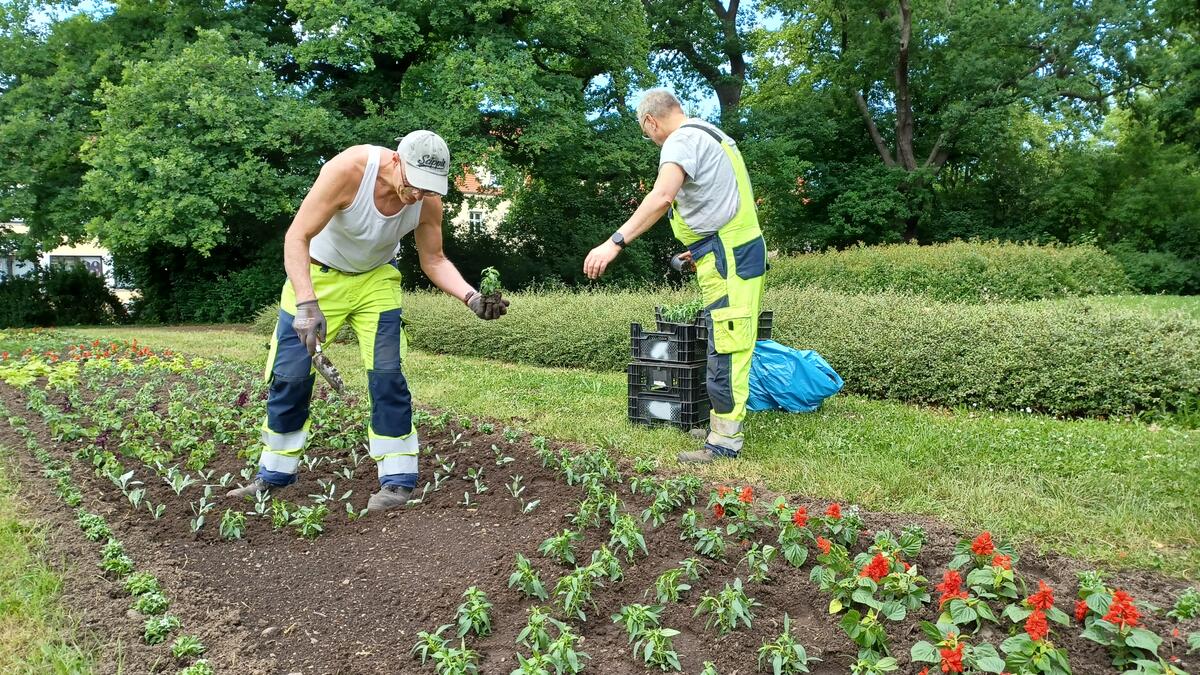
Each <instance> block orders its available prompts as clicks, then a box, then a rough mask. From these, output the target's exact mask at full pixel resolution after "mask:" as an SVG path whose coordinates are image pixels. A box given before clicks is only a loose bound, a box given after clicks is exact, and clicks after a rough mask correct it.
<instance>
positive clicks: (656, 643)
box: [633, 628, 683, 671]
mask: <svg viewBox="0 0 1200 675" xmlns="http://www.w3.org/2000/svg"><path fill="white" fill-rule="evenodd" d="M676 635H679V631H677V630H674V629H672V628H650V629H646V630H643V631H640V632H639V633H638V634H637V642H635V643H634V645H633V653H634V655H635V656H640V657H641V659H642V663H644V664H646V667H647V668H658V669H659V670H663V671H666V670H675V671H679V670H683V667H682V666H680V665H679V654H677V653H675V648H674V645H673V644H672V638H674V637H675V636H676Z"/></svg>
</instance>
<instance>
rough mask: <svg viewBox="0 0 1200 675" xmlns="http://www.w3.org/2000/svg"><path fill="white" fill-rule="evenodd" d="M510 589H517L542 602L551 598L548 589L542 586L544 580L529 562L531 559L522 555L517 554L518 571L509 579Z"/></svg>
mask: <svg viewBox="0 0 1200 675" xmlns="http://www.w3.org/2000/svg"><path fill="white" fill-rule="evenodd" d="M508 587H509V588H513V587H516V588H518V589H520V590H521V592H522V593H524V594H525V595H528V596H529V597H531V598H537V599H538V600H542V601H545V600H546V599H547V598H549V597H550V596H549V594H548V593H546V587H545V586H543V585H542V578H541V577H540V576H539V575H538V573H537V570H536V569H534V567H533V565H532V564H531V563H530V562H529V558H526V557H525V556H523V555H521V554H520V553H518V554H517V566H516V570H515V571H514V572H513V573H512V574H511V575H510V576H509V577H508Z"/></svg>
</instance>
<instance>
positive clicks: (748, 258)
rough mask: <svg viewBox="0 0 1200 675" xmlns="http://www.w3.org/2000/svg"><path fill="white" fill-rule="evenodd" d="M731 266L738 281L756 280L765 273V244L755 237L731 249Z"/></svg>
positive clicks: (762, 240)
mask: <svg viewBox="0 0 1200 675" xmlns="http://www.w3.org/2000/svg"><path fill="white" fill-rule="evenodd" d="M733 265H734V269H736V270H737V275H738V278H740V279H757V278H758V277H761V276H762V275H763V274H765V273H766V271H767V242H766V240H764V239H763V238H762V237H756V238H754V239H751V240H750V241H748V242H746V243H744V244H742V245H741V246H734V247H733Z"/></svg>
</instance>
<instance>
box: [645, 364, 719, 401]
mask: <svg viewBox="0 0 1200 675" xmlns="http://www.w3.org/2000/svg"><path fill="white" fill-rule="evenodd" d="M707 370H708V366H707V364H706V363H704V362H700V363H687V364H672V363H664V362H659V361H650V362H643V361H634V362H633V363H631V364H629V367H628V368H627V369H626V372H628V374H629V396H630V397H633V396H636V395H637V394H658V395H662V396H673V397H676V398H678V399H680V400H682V401H698V400H700V399H702V398H708V387H707V385H706V383H705V380H706V378H707Z"/></svg>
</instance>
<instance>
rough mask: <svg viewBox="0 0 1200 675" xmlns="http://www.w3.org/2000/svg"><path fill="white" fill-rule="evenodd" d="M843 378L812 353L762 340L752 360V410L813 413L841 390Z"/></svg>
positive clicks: (748, 407) (750, 405) (748, 406)
mask: <svg viewBox="0 0 1200 675" xmlns="http://www.w3.org/2000/svg"><path fill="white" fill-rule="evenodd" d="M842 384H843V382H842V377H841V376H840V375H838V374H837V372H836V371H834V369H833V367H831V366H830V365H829V363H828V362H827V361H826V360H825V359H823V358H821V355H820V354H818V353H816V352H814V351H812V350H811V349H792V348H791V347H787V346H785V345H781V344H779V343H778V342H775V341H774V340H759V341H758V342H757V343H755V345H754V356H753V357H751V359H750V399H749V400H748V401H747V402H746V407H747V409H749V410H786V411H788V412H812V411H814V410H816V409H817V408H819V407H821V403H822V402H824V400H825V399H827V398H829V397H830V396H833V395H834V394H836V393H838V392H839V391H841V389H842Z"/></svg>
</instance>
